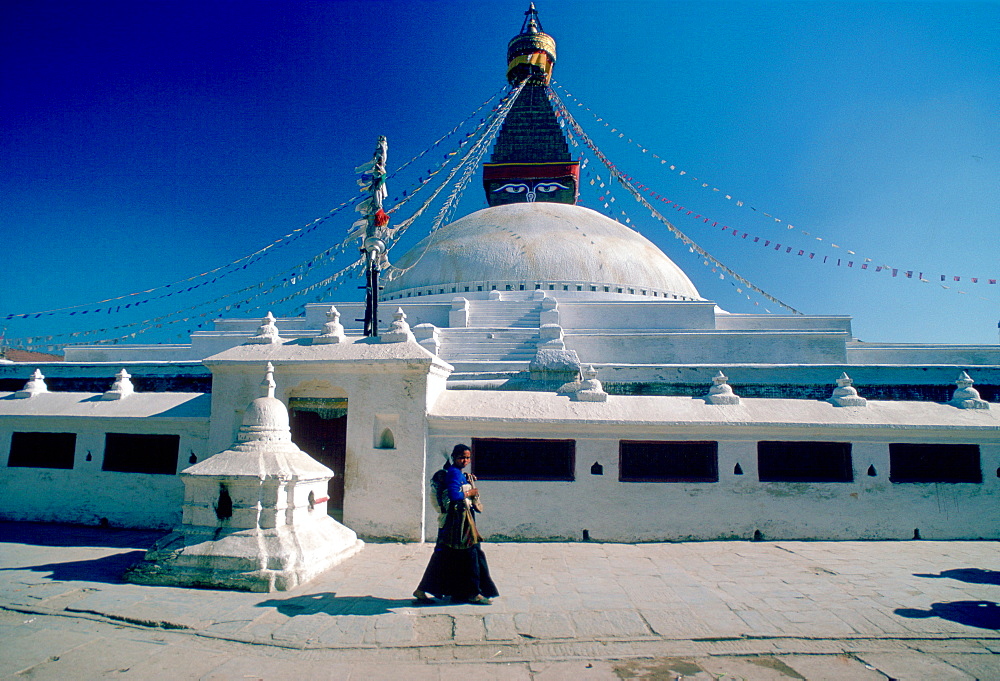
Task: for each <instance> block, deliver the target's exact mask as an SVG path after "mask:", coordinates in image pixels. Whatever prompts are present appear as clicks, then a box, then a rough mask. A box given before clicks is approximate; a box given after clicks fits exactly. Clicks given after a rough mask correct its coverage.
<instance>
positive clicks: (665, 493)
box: [427, 422, 1000, 542]
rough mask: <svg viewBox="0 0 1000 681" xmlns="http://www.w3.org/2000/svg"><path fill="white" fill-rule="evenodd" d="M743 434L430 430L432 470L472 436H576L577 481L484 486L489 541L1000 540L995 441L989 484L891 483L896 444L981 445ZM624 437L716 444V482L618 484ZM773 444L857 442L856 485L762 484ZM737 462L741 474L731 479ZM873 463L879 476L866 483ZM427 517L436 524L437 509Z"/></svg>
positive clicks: (919, 435)
mask: <svg viewBox="0 0 1000 681" xmlns="http://www.w3.org/2000/svg"><path fill="white" fill-rule="evenodd" d="M747 430H748V432H747V435H746V436H745V437H741V436H739V435H737V434H734V432H733V429H731V428H730V429H726V430H719V429H716V430H715V431H714V432H713V430H711V429H699V430H697V431H696V432H692V431H691V429H689V428H684V429H679V430H677V431H675V432H671V429H669V428H648V427H643V428H636V427H615V426H611V425H607V426H604V427H602V428H601V429H600V431H601V432H593V431H594V429H590V428H586V427H583V428H581V427H572V426H566V425H565V424H563V425H562V426H559V425H556V424H552V425H542V424H537V423H530V424H529V423H510V422H507V423H493V424H482V423H477V424H474V425H471V424H468V425H464V426H463V425H461V424H457V423H441V424H438V423H433V422H432V426H431V432H430V437H429V441H428V455H429V457H430V458H429V469H430V470H432V468H431V467H439V466H440V456H439V453H440V452H442V451H445V450H448V451H450V449H451V447H452V446H453V445H454V444H455V443H457V442H465V443H466V444H471V440H472V438H473V436H476V437H506V438H517V437H520V438H524V437H527V438H559V439H561V438H575V439H576V480H575V481H573V482H511V481H481V482H480V484H479V488H480V490H481V491H482V497H483V501H484V504H485V506H486V512H485V513H484V514H483V515H482V516H481V517H480V519H479V521H478V522H479V530H480V532H481V533H483V535H484V536H485V537H486V538H487V539H488V540H493V541H498V540H501V541H502V540H510V539H515V540H541V539H546V540H553V539H558V540H580V539H581V538H582V534H583V530H587V531H588V533H589V535H590V539H591V540H593V541H624V542H632V541H677V540H712V539H750V538H753V536H754V532H755V531H759V532H760V533H761V535H762V536H763V538H764V539H830V540H837V539H912V538H913V533H914V530H915V529H918V530H919V532H920V536H921V537H922V538H924V539H980V538H985V539H1000V503H998V502H1000V480H998V478H997V474H996V471H997V468H998V466H1000V444H997V443H996V438H995V437H992V438H988V439H987V440H985V441H983V443H982V445H981V465H982V468H983V482H982V484H971V483H962V484H898V483H897V484H894V483H890V482H889V448H888V443H889V442H890V441H892V442H896V441H918V442H936V443H945V442H949V441H954V442H962V443H972V444H977V443H979V442H978V441H977V439H976V438H969V434H968V433H966V434H965V435H964V436H963V435H962V434H961V433H955V432H948V431H942V430H937V431H931V430H927V431H923V432H913V431H910V432H907V433H906V434H905V436H904V435H902V434H900V433H896V432H893V431H892V429H888V428H882V429H875V432H871V433H860V432H857V431H855V432H854V433H850V434H849V433H846V432H844V431H840V432H836V431H831V432H829V433H823V432H821V431H818V430H817V429H815V428H812V429H794V428H790V429H781V428H774V429H767V430H762V429H756V430H754V429H752V428H748V429H747ZM581 431H584V432H581ZM904 437H905V438H906V439H901V438H904ZM622 439H629V440H635V439H639V440H646V439H649V440H715V441H718V442H719V482H715V483H625V482H619V481H618V465H619V464H618V457H619V441H620V440H622ZM765 439H767V440H772V439H773V440H810V439H812V440H819V441H824V440H829V441H838V442H844V441H846V442H852V443H853V452H852V459H853V466H854V482H851V483H762V482H759V481H758V479H757V455H756V442H757V441H758V440H765ZM979 440H982V436H981V435H980V436H979ZM594 462H598V463H600V464H601V465H602V466H603V469H604V471H603V475H600V476H598V475H592V474H591V472H590V470H591V465H592V464H593V463H594ZM737 463H739V464H740V466H741V468H742V470H743V474H742V475H735V474H734V472H733V471H734V467H735V466H736V464H737ZM872 465H873V466H874V467H875V470H876V472H877V475H876V476H875V477H869V476H868V474H867V470H868V467H869V466H872ZM427 513H428V517H433V516H432V515H430V514H431V510H430V509H429V508H428V509H427ZM431 525H433V524H431ZM431 529H432V530H433V526H432V527H431ZM432 535H433V532H429V533H428V539H429V540H431V539H433V536H432Z"/></svg>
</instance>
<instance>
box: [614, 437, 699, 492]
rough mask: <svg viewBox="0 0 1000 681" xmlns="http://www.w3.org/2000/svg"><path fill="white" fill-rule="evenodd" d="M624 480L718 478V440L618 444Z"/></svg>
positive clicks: (670, 480)
mask: <svg viewBox="0 0 1000 681" xmlns="http://www.w3.org/2000/svg"><path fill="white" fill-rule="evenodd" d="M618 452H619V465H618V479H619V480H620V481H622V482H718V481H719V443H718V442H643V441H634V440H622V441H621V443H620V444H619V449H618Z"/></svg>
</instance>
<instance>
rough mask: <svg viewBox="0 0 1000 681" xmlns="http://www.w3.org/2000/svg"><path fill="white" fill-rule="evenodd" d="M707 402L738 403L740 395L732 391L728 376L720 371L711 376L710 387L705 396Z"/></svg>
mask: <svg viewBox="0 0 1000 681" xmlns="http://www.w3.org/2000/svg"><path fill="white" fill-rule="evenodd" d="M705 401H706V402H708V403H709V404H739V403H740V397H739V395H737V394H736V393H734V392H733V389H732V387H731V386H730V385H729V378H728V377H727V376H726V375H725V374H724V373H722V372H721V371H720V372H719V373H717V374H716V375H715V376H714V377H712V387H711V388H709V390H708V395H706V396H705Z"/></svg>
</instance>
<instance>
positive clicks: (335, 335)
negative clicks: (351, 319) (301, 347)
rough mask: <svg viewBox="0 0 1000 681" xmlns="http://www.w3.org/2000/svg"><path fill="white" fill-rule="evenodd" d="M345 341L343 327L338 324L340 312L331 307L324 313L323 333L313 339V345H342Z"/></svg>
mask: <svg viewBox="0 0 1000 681" xmlns="http://www.w3.org/2000/svg"><path fill="white" fill-rule="evenodd" d="M345 340H347V337H346V336H345V335H344V325H343V324H341V323H340V312H338V311H337V308H336V307H334V306H333V305H331V306H330V309H329V310H328V311H327V313H326V324H324V325H323V333H321V334H320V335H318V336H316V337H315V338H313V341H312V342H313V345H317V344H318V345H322V344H324V343H343V342H344V341H345Z"/></svg>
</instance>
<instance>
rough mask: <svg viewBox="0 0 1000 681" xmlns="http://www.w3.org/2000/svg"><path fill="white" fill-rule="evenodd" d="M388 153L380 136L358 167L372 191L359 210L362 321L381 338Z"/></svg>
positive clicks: (362, 182) (371, 334) (368, 334)
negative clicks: (380, 295) (363, 300)
mask: <svg viewBox="0 0 1000 681" xmlns="http://www.w3.org/2000/svg"><path fill="white" fill-rule="evenodd" d="M387 153H388V144H387V143H386V139H385V136H384V135H379V138H378V143H377V144H376V145H375V153H374V154H373V155H372V160H371V161H369V162H368V163H366V164H364V165H362V166H359V167H358V168H357V172H359V173H360V174H361V178H360V179H359V180H358V184H359V185H361V187H363V188H364V189H363V191H367V192H368V198H367V199H365V200H364V201H362V202H361V203H360V204H359V205H358V207H357V209H356V210H357V211H358V212H359V213H361V214H362V215H363V216H364V218H362V220H361V221H359V222H363V223H364V227H365V231H364V240H363V241H362V243H361V252H362V253H364V255H365V286H364V288H365V317H364V320H358V321H364V331H365V337H367V338H373V337H377V336H378V294H379V289H380V286H379V272H380V271H381V267H382V260H383V259H384V258H385V252H386V244H385V237H386V236H387V229H386V228H387V227H388V225H389V216H388V214H386V212H385V211H384V210H383V209H382V201H383V200H384V199H385V197H386V196H387V195H388V190H387V189H386V186H385V176H386V170H385V160H386V155H387Z"/></svg>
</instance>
